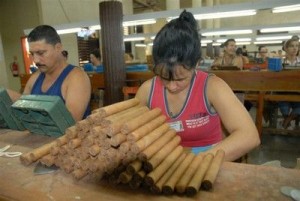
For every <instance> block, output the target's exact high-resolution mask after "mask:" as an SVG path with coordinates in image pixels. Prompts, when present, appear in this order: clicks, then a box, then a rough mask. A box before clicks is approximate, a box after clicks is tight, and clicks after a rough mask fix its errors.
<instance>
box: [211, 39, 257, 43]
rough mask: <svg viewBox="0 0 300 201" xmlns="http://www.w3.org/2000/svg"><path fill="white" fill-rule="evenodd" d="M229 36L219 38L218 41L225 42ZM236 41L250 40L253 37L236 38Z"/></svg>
mask: <svg viewBox="0 0 300 201" xmlns="http://www.w3.org/2000/svg"><path fill="white" fill-rule="evenodd" d="M226 40H228V38H222V39H217V42H218V43H224V42H225V41H226ZM234 40H235V41H236V42H249V41H251V38H236V39H234Z"/></svg>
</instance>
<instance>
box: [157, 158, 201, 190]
mask: <svg viewBox="0 0 300 201" xmlns="http://www.w3.org/2000/svg"><path fill="white" fill-rule="evenodd" d="M194 158H195V154H193V153H188V154H187V156H186V157H185V158H184V160H183V162H182V163H181V164H180V165H179V167H178V168H177V169H176V170H175V172H174V173H173V175H172V177H170V178H169V179H168V181H167V182H166V183H165V184H164V185H163V187H162V191H163V193H164V194H165V195H171V194H173V192H174V189H175V185H176V183H177V182H178V181H179V179H180V178H181V177H182V175H183V174H184V173H185V171H186V170H187V168H188V167H189V165H190V164H191V162H192V161H193V160H194Z"/></svg>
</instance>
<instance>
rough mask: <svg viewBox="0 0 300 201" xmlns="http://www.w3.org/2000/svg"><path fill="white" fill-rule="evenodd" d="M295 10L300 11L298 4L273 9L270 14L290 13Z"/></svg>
mask: <svg viewBox="0 0 300 201" xmlns="http://www.w3.org/2000/svg"><path fill="white" fill-rule="evenodd" d="M296 10H300V4H294V5H289V6H280V7H275V8H273V9H272V12H273V13H283V12H291V11H296Z"/></svg>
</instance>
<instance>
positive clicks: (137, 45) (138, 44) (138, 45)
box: [135, 43, 146, 47]
mask: <svg viewBox="0 0 300 201" xmlns="http://www.w3.org/2000/svg"><path fill="white" fill-rule="evenodd" d="M135 47H146V44H141V43H137V44H135Z"/></svg>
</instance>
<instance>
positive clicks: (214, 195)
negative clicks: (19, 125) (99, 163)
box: [0, 129, 300, 201]
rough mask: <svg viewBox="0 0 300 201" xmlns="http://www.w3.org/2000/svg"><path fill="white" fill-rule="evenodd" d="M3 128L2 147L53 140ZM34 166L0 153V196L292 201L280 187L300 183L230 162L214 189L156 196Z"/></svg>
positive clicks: (295, 173)
mask: <svg viewBox="0 0 300 201" xmlns="http://www.w3.org/2000/svg"><path fill="white" fill-rule="evenodd" d="M5 131H6V130H3V129H2V130H0V148H2V147H4V146H5V145H7V144H11V145H13V146H12V147H11V148H10V149H9V150H8V151H21V152H23V153H26V152H27V151H30V150H32V149H33V148H36V147H39V146H41V145H43V144H45V143H47V142H50V141H51V140H53V139H51V138H49V137H46V136H41V135H34V134H30V133H28V132H27V131H23V132H19V131H9V130H8V131H7V132H5ZM34 166H35V164H33V165H30V166H28V167H26V166H23V165H22V164H21V163H20V161H19V157H16V158H5V157H0V200H2V199H7V200H22V201H23V200H34V201H40V200H57V201H61V200H63V201H68V200H88V201H93V200H114V201H116V200H130V201H135V200H138V201H140V200H170V199H172V200H235V201H236V200H291V199H290V198H288V197H286V196H284V195H282V194H281V193H280V187H281V186H292V187H296V188H300V179H299V178H300V171H299V170H294V169H286V168H277V167H267V166H259V165H249V164H239V163H230V162H225V163H224V164H223V165H222V167H221V170H220V172H219V175H218V177H217V180H216V182H215V184H214V190H213V191H212V192H205V191H200V192H199V193H198V194H197V195H196V196H195V197H192V198H189V197H186V196H178V195H173V196H163V195H154V194H152V193H149V192H146V191H145V190H142V189H138V190H132V189H130V188H129V187H128V186H122V185H118V186H110V185H108V184H107V183H106V182H105V181H102V182H101V183H100V182H99V183H96V182H92V181H86V180H81V181H76V180H74V179H73V177H72V176H71V175H68V174H66V173H64V172H63V171H61V170H58V171H56V172H55V173H49V174H44V175H34V173H33V169H34ZM1 198H2V199H1Z"/></svg>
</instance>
